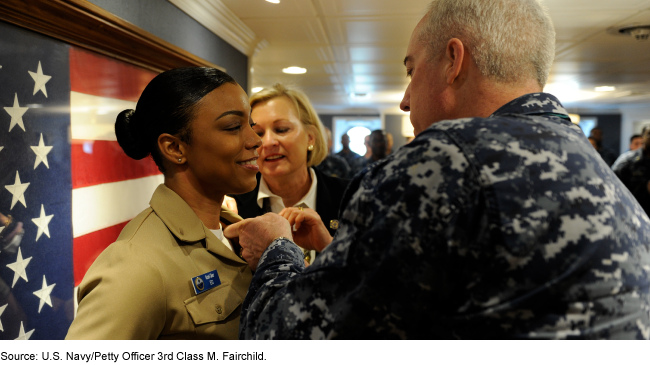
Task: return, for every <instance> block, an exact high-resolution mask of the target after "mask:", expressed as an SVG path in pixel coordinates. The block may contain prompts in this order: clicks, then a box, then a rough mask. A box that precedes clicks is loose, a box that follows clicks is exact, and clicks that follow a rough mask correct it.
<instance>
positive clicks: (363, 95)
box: [350, 93, 370, 99]
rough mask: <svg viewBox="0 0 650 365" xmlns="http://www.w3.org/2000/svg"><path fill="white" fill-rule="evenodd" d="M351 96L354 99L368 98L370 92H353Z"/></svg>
mask: <svg viewBox="0 0 650 365" xmlns="http://www.w3.org/2000/svg"><path fill="white" fill-rule="evenodd" d="M350 97H351V98H352V99H367V98H369V97H370V94H368V93H351V94H350Z"/></svg>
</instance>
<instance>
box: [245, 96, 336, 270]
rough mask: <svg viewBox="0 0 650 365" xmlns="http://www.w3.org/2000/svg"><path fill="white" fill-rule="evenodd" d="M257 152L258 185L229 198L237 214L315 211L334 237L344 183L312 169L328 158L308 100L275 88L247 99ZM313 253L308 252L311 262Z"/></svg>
mask: <svg viewBox="0 0 650 365" xmlns="http://www.w3.org/2000/svg"><path fill="white" fill-rule="evenodd" d="M250 104H251V109H252V112H251V118H252V119H253V121H254V122H255V126H254V127H253V130H254V131H255V132H256V133H257V135H258V136H260V137H261V138H262V145H261V146H260V147H259V148H258V149H257V152H258V153H259V158H258V159H257V164H258V166H259V168H260V174H258V175H257V186H256V187H255V190H253V191H251V192H250V193H246V194H242V195H237V196H233V197H234V199H235V201H236V202H237V209H238V213H239V215H241V216H242V217H243V218H253V217H257V216H260V215H262V214H265V213H267V212H273V213H280V212H281V211H282V209H284V208H286V207H300V208H311V209H314V210H315V211H316V212H317V213H318V214H319V215H320V217H321V219H322V221H323V223H324V224H325V227H327V228H328V230H329V232H330V234H331V235H332V236H333V235H334V233H335V232H336V228H338V221H337V219H338V212H339V208H340V205H341V198H342V197H343V192H344V191H345V188H346V187H347V184H348V180H344V179H339V178H336V177H331V176H327V175H325V174H323V173H321V172H319V171H318V170H317V169H313V168H312V166H316V165H318V164H320V163H321V162H322V161H323V160H324V159H325V157H327V152H328V149H327V143H326V137H325V130H324V127H323V125H322V123H321V122H320V119H319V118H318V114H316V111H315V110H314V108H313V107H312V105H311V103H310V102H309V99H308V98H307V96H306V95H305V94H304V93H302V92H300V91H298V90H291V89H288V88H286V87H284V86H283V85H280V84H276V85H274V86H273V87H272V88H267V89H264V90H262V91H260V92H259V93H257V94H255V95H253V96H252V97H251V100H250ZM315 255H316V252H314V251H311V252H309V251H306V252H305V257H306V258H307V260H308V261H309V262H310V263H311V262H312V261H313V259H314V258H315Z"/></svg>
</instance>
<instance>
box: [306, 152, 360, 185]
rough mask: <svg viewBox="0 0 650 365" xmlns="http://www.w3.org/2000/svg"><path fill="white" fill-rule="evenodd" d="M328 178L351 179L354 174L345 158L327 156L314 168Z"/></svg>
mask: <svg viewBox="0 0 650 365" xmlns="http://www.w3.org/2000/svg"><path fill="white" fill-rule="evenodd" d="M314 168H315V169H317V170H319V171H320V172H322V173H323V174H325V175H327V176H333V177H338V178H339V179H350V178H351V177H352V173H351V171H350V166H349V165H348V163H347V162H346V161H345V159H344V158H343V157H339V156H337V155H327V157H325V159H324V160H323V162H321V163H320V164H319V165H318V166H316V167H314Z"/></svg>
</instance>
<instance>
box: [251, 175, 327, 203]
mask: <svg viewBox="0 0 650 365" xmlns="http://www.w3.org/2000/svg"><path fill="white" fill-rule="evenodd" d="M309 174H310V175H311V186H310V187H309V191H308V192H307V195H305V196H303V197H302V199H300V201H299V202H298V203H297V204H296V205H294V206H296V207H298V206H301V207H304V208H311V209H314V210H316V184H317V183H318V179H317V178H316V173H314V169H312V168H311V167H310V168H309ZM264 198H269V199H271V207H273V206H274V205H275V204H274V201H275V202H276V204H278V205H281V206H284V203H283V202H282V198H281V197H280V196H279V195H276V194H273V192H272V191H271V189H269V186H268V185H267V184H266V181H264V176H262V178H261V179H260V189H259V191H258V192H257V205H258V206H259V207H260V208H262V207H263V205H264ZM272 211H273V213H280V211H279V210H278V211H277V212H276V211H275V210H273V209H272Z"/></svg>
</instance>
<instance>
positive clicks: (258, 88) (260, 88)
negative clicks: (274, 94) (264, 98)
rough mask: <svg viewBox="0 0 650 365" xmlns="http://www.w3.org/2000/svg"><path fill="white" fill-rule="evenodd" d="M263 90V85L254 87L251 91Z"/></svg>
mask: <svg viewBox="0 0 650 365" xmlns="http://www.w3.org/2000/svg"><path fill="white" fill-rule="evenodd" d="M262 90H264V88H263V87H254V88H253V89H252V90H251V91H252V92H253V93H258V92H260V91H262Z"/></svg>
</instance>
